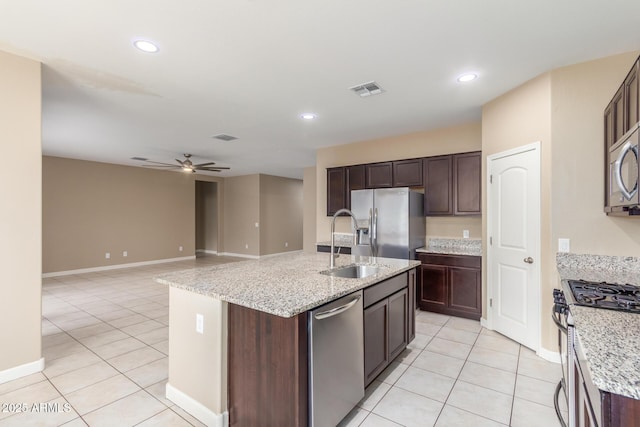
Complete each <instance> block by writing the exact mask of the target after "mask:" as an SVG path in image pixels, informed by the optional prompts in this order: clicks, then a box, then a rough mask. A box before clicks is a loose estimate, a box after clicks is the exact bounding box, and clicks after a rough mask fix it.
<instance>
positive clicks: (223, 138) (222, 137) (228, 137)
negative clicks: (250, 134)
mask: <svg viewBox="0 0 640 427" xmlns="http://www.w3.org/2000/svg"><path fill="white" fill-rule="evenodd" d="M212 138H215V139H219V140H221V141H233V140H234V139H238V138H237V137H235V136H231V135H226V134H224V133H221V134H219V135H213V137H212Z"/></svg>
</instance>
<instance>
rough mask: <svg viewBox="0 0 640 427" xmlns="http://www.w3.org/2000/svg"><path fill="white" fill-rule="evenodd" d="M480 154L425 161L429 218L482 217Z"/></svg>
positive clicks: (425, 203) (427, 159)
mask: <svg viewBox="0 0 640 427" xmlns="http://www.w3.org/2000/svg"><path fill="white" fill-rule="evenodd" d="M481 162H482V156H481V153H480V152H479V151H477V152H472V153H463V154H452V155H446V156H437V157H427V158H426V159H424V166H423V174H424V188H425V191H424V192H425V197H424V212H425V215H426V216H449V215H480V214H481V204H480V203H481V200H480V188H481V173H482V169H481Z"/></svg>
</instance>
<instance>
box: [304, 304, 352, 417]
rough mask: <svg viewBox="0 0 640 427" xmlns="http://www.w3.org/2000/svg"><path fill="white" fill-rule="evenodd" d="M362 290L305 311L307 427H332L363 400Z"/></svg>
mask: <svg viewBox="0 0 640 427" xmlns="http://www.w3.org/2000/svg"><path fill="white" fill-rule="evenodd" d="M362 319H363V312H362V291H358V292H355V293H353V294H349V295H347V296H345V297H342V298H340V299H338V300H336V301H332V302H330V303H328V304H325V305H323V306H321V307H318V308H316V309H315V310H312V311H310V312H309V323H308V324H309V337H310V339H309V425H310V426H311V427H325V426H326V427H335V426H336V425H337V424H338V423H339V422H340V420H342V419H343V418H344V417H345V416H346V415H347V414H348V413H349V411H351V409H353V407H354V406H356V404H357V403H358V402H359V401H360V399H362V398H363V397H364V331H363V323H362V322H363V320H362Z"/></svg>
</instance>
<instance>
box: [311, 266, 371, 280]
mask: <svg viewBox="0 0 640 427" xmlns="http://www.w3.org/2000/svg"><path fill="white" fill-rule="evenodd" d="M380 270H381V268H380V267H377V266H375V265H348V266H346V267H337V268H334V269H331V270H325V271H321V272H320V274H324V275H326V276H331V277H344V278H347V279H362V278H363V277H368V276H373V275H374V274H377V273H378V272H380Z"/></svg>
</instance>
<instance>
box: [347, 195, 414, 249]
mask: <svg viewBox="0 0 640 427" xmlns="http://www.w3.org/2000/svg"><path fill="white" fill-rule="evenodd" d="M351 211H352V212H353V214H354V215H355V217H356V218H357V220H358V227H359V228H360V231H359V233H360V236H359V242H360V243H362V244H359V245H356V246H354V247H353V249H352V251H351V253H352V254H354V255H366V256H379V257H386V258H402V259H415V251H416V249H417V248H420V247H422V246H424V242H425V234H426V233H425V217H424V195H423V194H422V193H419V192H417V191H413V190H410V189H409V188H408V187H400V188H377V189H374V190H353V191H351Z"/></svg>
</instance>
